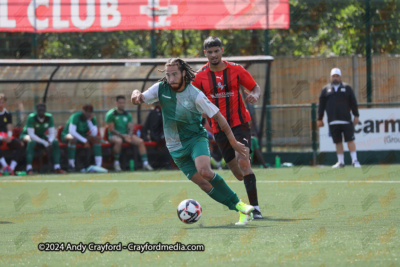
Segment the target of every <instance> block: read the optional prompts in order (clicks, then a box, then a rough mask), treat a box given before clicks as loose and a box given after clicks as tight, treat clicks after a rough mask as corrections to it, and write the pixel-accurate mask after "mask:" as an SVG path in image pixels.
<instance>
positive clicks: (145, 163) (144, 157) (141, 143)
mask: <svg viewBox="0 0 400 267" xmlns="http://www.w3.org/2000/svg"><path fill="white" fill-rule="evenodd" d="M130 141H131V144H134V145H136V146H138V147H139V154H140V157H141V159H142V162H143V168H144V169H145V170H148V171H152V170H153V167H151V166H150V164H149V160H148V158H147V149H146V146H145V145H144V141H143V139H142V138H140V137H138V136H136V135H133V136H132V138H131V140H130Z"/></svg>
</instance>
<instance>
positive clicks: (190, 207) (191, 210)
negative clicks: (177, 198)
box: [177, 199, 202, 224]
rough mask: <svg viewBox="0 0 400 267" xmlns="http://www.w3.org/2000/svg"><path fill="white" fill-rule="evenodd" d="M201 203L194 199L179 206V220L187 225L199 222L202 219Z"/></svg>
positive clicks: (187, 200)
mask: <svg viewBox="0 0 400 267" xmlns="http://www.w3.org/2000/svg"><path fill="white" fill-rule="evenodd" d="M201 211H202V210H201V206H200V203H199V202H197V201H196V200H193V199H185V200H184V201H182V202H181V203H179V205H178V210H177V213H178V218H179V219H180V220H181V221H182V222H184V223H187V224H190V223H195V222H197V221H198V220H199V219H200V217H201Z"/></svg>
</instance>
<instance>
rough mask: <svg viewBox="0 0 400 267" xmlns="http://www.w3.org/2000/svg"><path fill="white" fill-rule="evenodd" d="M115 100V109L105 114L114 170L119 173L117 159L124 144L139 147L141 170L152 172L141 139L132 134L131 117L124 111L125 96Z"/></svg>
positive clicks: (119, 167)
mask: <svg viewBox="0 0 400 267" xmlns="http://www.w3.org/2000/svg"><path fill="white" fill-rule="evenodd" d="M115 100H116V105H117V107H116V108H113V109H111V110H109V111H108V112H107V114H106V123H107V125H108V140H109V141H110V142H111V143H112V144H113V151H114V170H116V171H121V166H120V163H119V157H120V155H121V146H122V143H123V142H126V143H130V144H133V145H136V146H138V147H139V154H140V157H141V158H142V162H143V168H144V169H145V170H148V171H152V170H153V168H152V167H151V166H150V164H149V161H148V159H147V150H146V146H145V145H144V141H143V139H142V138H140V137H139V136H136V135H134V134H133V122H132V116H131V114H129V113H128V112H126V111H125V102H126V100H125V96H123V95H119V96H117V97H116V99H115Z"/></svg>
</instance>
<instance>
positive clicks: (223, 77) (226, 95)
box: [192, 61, 256, 133]
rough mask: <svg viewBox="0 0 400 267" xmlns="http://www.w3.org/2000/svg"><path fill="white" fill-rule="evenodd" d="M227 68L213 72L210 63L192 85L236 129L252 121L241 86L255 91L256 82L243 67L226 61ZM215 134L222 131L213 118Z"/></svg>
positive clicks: (197, 75) (198, 72)
mask: <svg viewBox="0 0 400 267" xmlns="http://www.w3.org/2000/svg"><path fill="white" fill-rule="evenodd" d="M224 62H225V64H226V68H225V69H224V70H222V71H218V72H213V71H211V70H210V68H209V63H207V64H206V65H204V66H203V67H202V68H201V69H200V70H198V71H197V73H196V78H195V80H194V81H193V82H192V84H193V85H194V86H195V87H197V88H199V89H200V90H201V91H202V92H203V93H204V94H205V95H206V96H207V97H208V99H209V100H210V101H211V102H212V103H213V104H214V105H216V106H217V107H218V108H219V110H220V112H221V114H222V115H223V116H224V117H225V119H226V120H227V122H228V124H229V126H230V127H231V128H232V127H235V126H238V125H240V124H243V123H246V122H248V121H250V120H251V117H250V113H249V111H248V110H247V109H246V107H245V105H244V103H243V100H242V96H241V94H240V85H242V86H244V87H245V88H246V89H247V90H250V91H251V90H253V88H254V86H255V85H256V82H255V81H254V79H253V77H252V76H251V75H250V73H249V72H248V71H247V70H246V69H245V68H243V67H242V66H241V65H239V64H236V63H232V62H228V61H224ZM211 123H212V128H213V132H214V133H218V132H220V131H221V128H220V127H219V125H218V123H217V121H216V120H214V119H213V118H211Z"/></svg>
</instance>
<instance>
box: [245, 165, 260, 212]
mask: <svg viewBox="0 0 400 267" xmlns="http://www.w3.org/2000/svg"><path fill="white" fill-rule="evenodd" d="M243 180H244V186H245V187H246V191H247V196H248V197H249V202H250V205H252V206H258V197H257V185H256V176H255V175H254V173H252V174H249V175H246V176H244V177H243Z"/></svg>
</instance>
